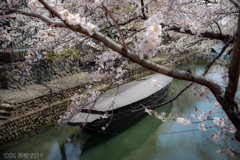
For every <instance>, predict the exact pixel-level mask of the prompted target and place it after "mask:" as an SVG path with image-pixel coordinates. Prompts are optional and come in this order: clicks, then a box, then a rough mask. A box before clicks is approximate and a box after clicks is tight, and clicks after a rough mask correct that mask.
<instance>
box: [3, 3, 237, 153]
mask: <svg viewBox="0 0 240 160" xmlns="http://www.w3.org/2000/svg"><path fill="white" fill-rule="evenodd" d="M2 2H3V3H1V5H0V16H1V20H4V19H8V18H9V17H17V19H18V22H20V21H22V22H24V23H25V25H24V26H25V27H26V28H24V29H25V30H27V29H29V28H37V30H38V31H37V33H36V36H35V37H36V38H35V39H34V40H33V41H30V42H28V41H26V42H24V43H25V44H28V45H32V46H34V47H35V48H36V50H37V52H39V53H40V54H43V55H46V53H47V52H50V51H54V52H56V53H57V54H62V53H65V52H64V51H65V49H66V48H71V49H73V50H75V49H76V47H77V46H79V45H80V44H84V43H86V42H90V43H92V44H93V45H95V46H97V47H99V48H101V50H102V52H103V53H102V54H101V55H99V56H98V64H99V68H98V69H97V71H96V72H94V73H95V74H98V75H99V74H100V73H102V74H104V76H109V75H113V73H115V74H116V76H115V78H114V80H113V83H118V84H121V83H122V76H123V74H124V73H125V72H126V70H125V69H124V67H125V66H126V64H127V63H128V61H124V62H123V63H122V64H121V65H120V66H119V67H118V68H117V69H115V68H114V67H112V66H113V64H114V63H113V62H109V60H112V59H115V58H119V57H121V56H123V57H126V58H127V59H128V60H131V61H133V62H135V63H138V64H140V65H141V66H143V67H146V68H148V69H150V70H152V71H155V72H157V73H161V74H164V75H167V76H170V77H173V78H177V79H181V80H186V81H190V82H192V83H191V84H190V85H188V86H187V87H185V88H184V89H183V90H182V91H181V92H180V93H179V94H178V95H177V96H176V97H174V98H173V99H171V100H170V101H173V100H175V99H176V98H177V97H178V96H179V95H181V93H182V92H184V91H185V90H186V89H187V88H189V87H190V86H191V85H193V84H198V85H201V86H202V87H201V92H202V93H203V94H205V93H206V92H207V91H208V90H209V91H210V92H211V93H212V94H213V95H214V96H215V98H216V102H215V103H214V106H215V107H219V106H221V107H222V109H223V110H224V112H225V113H226V114H227V116H228V119H227V120H226V121H223V120H221V119H219V118H218V117H214V118H212V119H211V120H212V121H213V123H214V124H216V125H217V126H220V127H221V126H222V127H223V126H224V123H229V124H230V123H231V124H233V125H234V127H229V128H228V130H229V131H230V132H234V133H235V138H236V140H238V141H240V111H239V102H238V97H237V96H236V93H237V90H238V84H239V74H240V63H239V60H240V54H239V53H240V45H239V44H240V38H239V34H240V24H239V22H240V19H239V16H240V15H239V8H240V4H239V2H238V1H235V0H132V1H130V0H118V1H114V0H83V1H77V0H26V1H20V0H19V1H18V0H6V1H2ZM22 3H27V4H28V7H25V8H21V9H19V8H16V7H14V6H15V5H20V4H22ZM16 24H17V23H16ZM15 27H17V26H15ZM174 33H179V34H180V33H181V35H185V36H181V37H178V38H177V37H174V36H170V39H171V44H170V47H171V48H172V50H171V52H172V53H174V54H175V53H176V54H177V55H178V54H180V53H181V52H182V51H184V50H186V49H188V48H189V46H191V47H193V48H195V49H197V50H198V51H199V52H201V51H203V50H204V48H208V47H209V46H211V45H212V44H213V43H211V41H210V40H219V41H222V42H223V43H224V44H225V46H224V47H223V49H222V51H221V53H219V55H218V56H217V57H216V58H215V59H213V60H212V61H211V62H210V63H209V64H208V65H207V66H206V69H205V72H204V73H203V75H196V74H193V73H192V72H191V71H179V70H176V69H170V68H167V67H165V66H163V65H159V64H155V63H153V62H152V61H150V60H147V59H145V58H144V57H146V56H149V57H151V56H154V55H156V54H161V53H159V51H160V50H164V49H165V50H166V47H167V46H166V45H165V43H166V42H167V37H168V35H169V34H171V35H173V34H174ZM14 34H16V33H10V32H7V30H6V28H0V35H1V37H0V40H1V41H4V43H3V47H6V46H7V44H8V43H9V42H10V41H12V40H13V39H14ZM187 35H191V36H187ZM189 39H191V41H190V42H192V43H188V44H187V41H188V42H189ZM206 39H207V42H208V43H198V42H199V41H203V40H206ZM94 40H96V41H97V42H100V43H95V42H96V41H95V42H94ZM193 40H195V41H194V42H193ZM232 43H233V50H232V53H231V54H232V58H231V60H230V62H229V67H228V68H227V70H226V71H224V73H223V74H224V76H223V77H224V78H223V79H224V83H225V84H226V85H225V86H224V87H222V86H221V85H220V84H218V83H216V82H214V81H212V80H210V79H207V78H205V75H206V73H207V72H208V70H209V69H210V67H211V66H212V65H213V64H214V63H215V62H216V60H217V59H218V58H219V57H220V56H221V55H222V54H223V52H224V51H225V50H226V48H227V47H228V46H229V45H230V44H232ZM34 52H36V51H33V50H30V51H29V53H28V55H27V56H26V59H27V60H28V61H32V60H34V59H35V60H36V57H35V56H36V55H34V54H33V53H34ZM172 53H168V54H167V55H166V56H167V57H171V54H172ZM172 57H175V56H172ZM171 61H174V59H170V61H169V62H170V63H171ZM106 66H107V67H106ZM106 68H108V69H110V71H109V72H102V70H104V69H106ZM100 78H101V77H100V76H99V77H97V78H96V79H94V81H98V80H99V79H100ZM153 83H155V84H156V83H157V82H153ZM87 88H88V90H87V93H88V95H90V96H91V97H90V99H89V97H87V96H86V95H78V94H75V96H73V97H72V99H73V104H72V105H73V106H80V105H84V104H86V103H88V102H90V101H94V102H95V100H96V99H98V98H99V97H100V95H101V93H100V92H98V91H93V90H92V89H91V86H87ZM103 88H106V87H105V86H104V87H103ZM168 102H169V101H168ZM166 103H167V102H166ZM166 103H164V104H166ZM158 106H160V105H158ZM151 107H152V106H151ZM151 107H149V108H146V112H148V113H149V114H152V113H153V114H155V115H156V117H157V118H159V119H162V120H164V121H165V120H166V117H165V114H164V113H162V114H161V115H160V114H158V113H156V112H155V111H153V110H150V108H151ZM155 107H157V106H155ZM152 108H154V106H153V107H152ZM196 110H198V109H197V108H196ZM75 111H76V110H75V109H74V108H73V109H71V112H75ZM71 112H70V111H69V112H68V114H67V116H65V118H69V116H70V115H71ZM209 114H211V111H207V112H204V114H201V115H200V116H197V115H194V114H192V115H191V116H192V117H194V118H198V119H199V120H200V121H201V122H202V121H204V120H207V118H208V115H209ZM175 120H176V122H177V123H182V124H185V125H191V123H192V122H191V121H190V120H187V119H184V118H177V119H175ZM234 128H235V129H234ZM199 129H200V130H203V131H204V130H206V128H205V126H204V123H200V124H199ZM211 137H212V138H213V140H214V141H216V140H217V138H218V136H217V135H216V134H213V135H212V136H211ZM229 152H230V153H232V152H233V151H232V149H231V148H230V149H229ZM218 153H221V151H218Z"/></svg>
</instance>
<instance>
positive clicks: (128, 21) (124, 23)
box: [100, 16, 142, 32]
mask: <svg viewBox="0 0 240 160" xmlns="http://www.w3.org/2000/svg"><path fill="white" fill-rule="evenodd" d="M141 17H142V16H137V17H134V18H130V19H129V20H127V21H125V22H122V23H119V24H118V25H119V26H124V25H126V24H128V23H130V22H132V21H134V20H136V19H138V18H141ZM113 26H114V25H110V26H107V27H105V28H103V29H101V30H100V32H101V31H104V30H106V29H108V28H111V27H113Z"/></svg>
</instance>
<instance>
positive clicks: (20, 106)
mask: <svg viewBox="0 0 240 160" xmlns="http://www.w3.org/2000/svg"><path fill="white" fill-rule="evenodd" d="M153 73H154V72H153V71H150V70H148V69H146V68H144V67H139V68H137V69H134V70H129V71H128V72H127V73H126V75H125V79H124V83H127V82H131V81H133V80H135V79H138V78H141V77H144V76H147V75H150V74H153ZM110 82H111V79H104V80H102V81H101V82H97V83H95V84H93V86H99V85H101V84H103V83H104V84H110ZM85 85H86V84H82V85H79V86H76V87H73V88H68V89H66V90H62V91H59V92H55V93H51V94H48V95H44V96H41V97H37V98H35V99H31V100H28V101H24V102H20V103H13V104H2V106H1V107H2V108H3V107H4V108H5V110H6V111H7V113H8V114H10V118H9V119H8V120H7V122H5V123H3V124H1V123H0V149H4V148H7V147H8V146H10V145H12V144H15V143H16V142H17V141H19V140H22V139H23V138H24V137H27V136H29V135H31V134H34V133H36V132H39V131H40V130H41V129H43V128H45V127H47V126H49V125H52V124H54V123H55V121H56V120H57V119H59V116H60V115H61V114H63V113H64V112H65V111H66V110H67V108H68V107H69V105H70V103H71V98H70V97H69V95H73V94H74V93H76V92H77V91H78V90H79V89H81V91H82V92H84V88H85ZM114 87H115V86H112V87H111V88H114Z"/></svg>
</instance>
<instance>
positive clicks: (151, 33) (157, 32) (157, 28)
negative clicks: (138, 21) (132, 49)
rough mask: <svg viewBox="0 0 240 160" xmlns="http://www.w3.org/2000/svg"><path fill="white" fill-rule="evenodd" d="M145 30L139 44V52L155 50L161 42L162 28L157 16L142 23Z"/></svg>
mask: <svg viewBox="0 0 240 160" xmlns="http://www.w3.org/2000/svg"><path fill="white" fill-rule="evenodd" d="M144 26H145V27H146V29H147V32H146V34H145V38H144V39H143V40H142V41H141V43H140V44H139V48H140V50H141V51H149V50H152V49H154V48H156V47H157V46H158V45H159V44H160V42H161V37H160V36H161V35H162V33H163V32H162V26H161V25H160V21H159V18H158V16H157V15H154V16H152V17H151V18H149V19H148V20H146V21H145V22H144Z"/></svg>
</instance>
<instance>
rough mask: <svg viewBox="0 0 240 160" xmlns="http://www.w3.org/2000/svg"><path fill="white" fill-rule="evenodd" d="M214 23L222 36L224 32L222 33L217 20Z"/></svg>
mask: <svg viewBox="0 0 240 160" xmlns="http://www.w3.org/2000/svg"><path fill="white" fill-rule="evenodd" d="M213 22H214V23H215V24H216V25H217V26H218V29H219V32H220V34H222V31H221V28H220V26H219V24H218V23H217V22H216V21H215V20H213Z"/></svg>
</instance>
